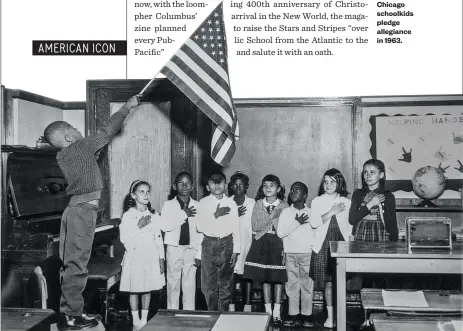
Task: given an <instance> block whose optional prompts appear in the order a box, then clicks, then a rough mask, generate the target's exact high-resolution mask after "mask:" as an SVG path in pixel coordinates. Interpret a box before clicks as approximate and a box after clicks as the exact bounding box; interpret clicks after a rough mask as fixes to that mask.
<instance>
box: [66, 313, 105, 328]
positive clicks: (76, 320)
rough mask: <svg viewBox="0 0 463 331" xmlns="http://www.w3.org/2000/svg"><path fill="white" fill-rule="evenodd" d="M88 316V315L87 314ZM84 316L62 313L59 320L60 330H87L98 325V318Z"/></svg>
mask: <svg viewBox="0 0 463 331" xmlns="http://www.w3.org/2000/svg"><path fill="white" fill-rule="evenodd" d="M86 317H87V318H88V315H86ZM87 318H84V317H82V316H69V315H66V314H61V315H60V320H59V322H58V330H60V331H68V330H69V331H71V330H87V329H90V328H93V327H95V326H97V325H98V320H97V319H96V318H94V319H87Z"/></svg>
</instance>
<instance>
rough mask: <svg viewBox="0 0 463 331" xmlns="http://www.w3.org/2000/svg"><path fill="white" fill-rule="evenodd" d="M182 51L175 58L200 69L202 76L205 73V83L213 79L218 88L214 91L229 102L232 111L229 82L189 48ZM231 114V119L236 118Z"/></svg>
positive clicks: (231, 112)
mask: <svg viewBox="0 0 463 331" xmlns="http://www.w3.org/2000/svg"><path fill="white" fill-rule="evenodd" d="M182 50H183V51H182V52H180V51H179V52H177V53H176V55H175V56H174V57H173V58H177V57H178V58H180V59H181V60H182V61H183V62H184V63H185V65H187V66H189V67H190V68H192V69H193V68H194V69H199V70H200V72H201V74H203V73H204V75H205V77H204V78H203V79H204V80H205V81H207V82H210V80H209V79H213V81H214V85H215V86H216V87H214V89H215V90H216V92H217V93H218V94H220V95H221V96H222V98H223V99H224V100H226V101H227V103H228V105H229V106H230V109H233V103H232V100H231V96H230V86H229V83H228V81H225V80H223V79H222V77H221V76H217V72H216V71H215V70H214V68H211V67H210V66H209V65H208V63H206V62H205V61H203V60H202V58H201V57H200V56H199V55H198V54H197V53H195V52H194V51H193V50H192V49H190V48H189V47H183V48H182ZM174 62H175V61H174ZM206 77H207V80H206ZM226 79H228V76H227V77H226ZM229 114H230V116H231V117H233V116H234V113H233V111H230V113H229Z"/></svg>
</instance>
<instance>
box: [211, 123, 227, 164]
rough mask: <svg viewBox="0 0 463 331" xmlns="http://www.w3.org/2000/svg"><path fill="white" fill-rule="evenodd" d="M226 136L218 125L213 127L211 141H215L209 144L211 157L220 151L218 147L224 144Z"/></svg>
mask: <svg viewBox="0 0 463 331" xmlns="http://www.w3.org/2000/svg"><path fill="white" fill-rule="evenodd" d="M227 138H228V137H227V135H226V134H225V133H224V132H223V131H222V130H221V129H220V128H219V127H215V129H214V134H213V136H212V141H213V142H214V141H215V143H213V144H212V146H211V148H212V151H211V155H212V157H213V158H215V157H216V156H217V154H218V153H219V152H220V148H221V147H222V145H223V144H225V141H226V139H227Z"/></svg>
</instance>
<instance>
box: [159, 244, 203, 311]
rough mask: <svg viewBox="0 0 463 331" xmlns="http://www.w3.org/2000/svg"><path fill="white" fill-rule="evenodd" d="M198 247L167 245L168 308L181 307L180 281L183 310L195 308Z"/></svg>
mask: <svg viewBox="0 0 463 331" xmlns="http://www.w3.org/2000/svg"><path fill="white" fill-rule="evenodd" d="M195 255H196V248H194V247H189V246H173V245H167V253H166V259H167V309H179V298H180V281H181V284H182V294H183V296H182V302H183V310H194V309H195V294H196V266H195Z"/></svg>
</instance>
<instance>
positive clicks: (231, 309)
mask: <svg viewBox="0 0 463 331" xmlns="http://www.w3.org/2000/svg"><path fill="white" fill-rule="evenodd" d="M228 311H235V304H234V303H230V304H229V305H228Z"/></svg>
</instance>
